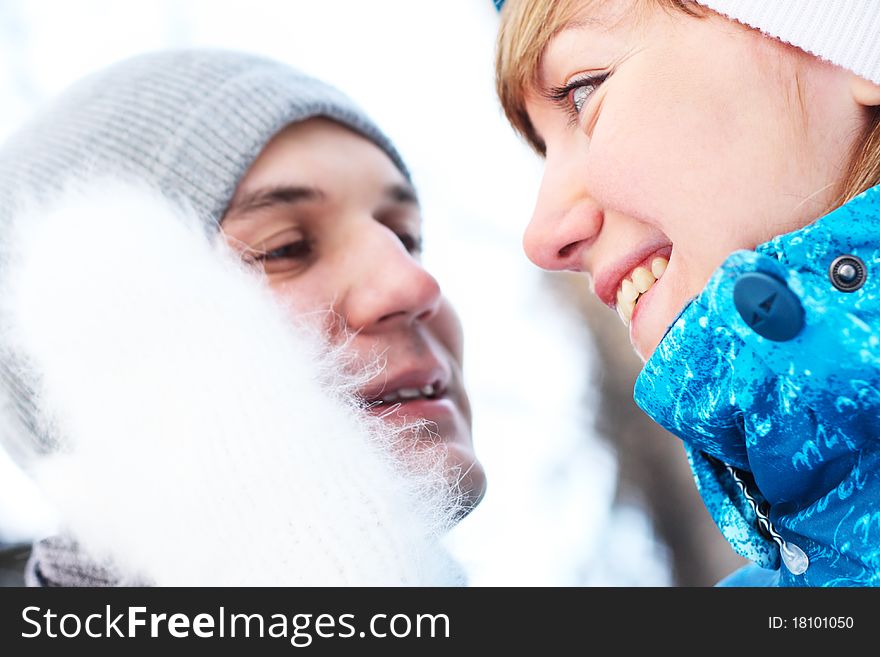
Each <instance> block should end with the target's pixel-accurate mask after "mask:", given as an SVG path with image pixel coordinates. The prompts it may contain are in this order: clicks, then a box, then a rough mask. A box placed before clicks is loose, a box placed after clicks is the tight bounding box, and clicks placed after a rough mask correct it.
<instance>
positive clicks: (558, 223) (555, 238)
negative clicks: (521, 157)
mask: <svg viewBox="0 0 880 657" xmlns="http://www.w3.org/2000/svg"><path fill="white" fill-rule="evenodd" d="M577 169H578V167H575V166H567V167H562V166H556V165H555V164H554V163H553V162H551V161H550V160H548V161H547V162H546V163H545V168H544V178H543V179H542V181H541V189H540V191H539V192H538V200H537V203H536V204H535V210H534V212H533V214H532V218H531V221H529V225H528V226H527V227H526V231H525V234H524V235H523V248H524V249H525V252H526V255H527V256H528V257H529V260H531V261H532V262H534V263H535V264H536V265H538V266H539V267H541V268H542V269H551V270H573V271H580V270H582V269H583V267H584V264H583V259H584V255H585V253H586V251H587V250H588V249H589V247H590V246H591V245H592V243H593V242H594V241H595V238H596V236H597V235H598V234H599V231H600V230H601V228H602V222H603V212H602V208H601V207H600V206H599V204H598V203H597V202H596V201H595V200H594V199H593V198H591V197H590V196H589V194H587V193H586V190H585V188H584V180H583V177H582V176H578V175H577Z"/></svg>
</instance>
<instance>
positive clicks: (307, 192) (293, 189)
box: [226, 185, 326, 214]
mask: <svg viewBox="0 0 880 657" xmlns="http://www.w3.org/2000/svg"><path fill="white" fill-rule="evenodd" d="M325 198H326V194H324V192H322V191H321V190H320V189H318V188H317V187H309V186H307V185H279V186H277V187H261V188H259V189H255V190H254V191H252V192H248V193H247V194H244V195H243V196H242V197H241V198H240V199H238V200H237V201H235V202H233V203H232V204H231V205H230V206H229V209H228V210H227V211H226V214H233V213H235V214H245V213H247V212H253V211H254V210H261V209H263V208H268V207H271V206H273V205H291V204H294V203H300V202H302V201H321V200H323V199H325Z"/></svg>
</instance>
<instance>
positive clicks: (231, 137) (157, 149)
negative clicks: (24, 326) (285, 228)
mask: <svg viewBox="0 0 880 657" xmlns="http://www.w3.org/2000/svg"><path fill="white" fill-rule="evenodd" d="M313 117H326V118H329V119H332V120H334V121H336V122H338V123H340V124H342V125H344V126H346V127H348V128H350V129H352V130H354V131H355V132H357V133H359V134H361V135H363V136H364V137H366V138H367V139H369V140H371V141H372V142H374V143H375V144H376V145H378V146H379V147H380V148H382V149H383V150H384V151H385V153H387V155H388V156H389V157H390V158H391V160H392V161H393V162H394V164H395V165H396V166H397V167H398V168H399V169H400V171H401V172H403V174H404V175H405V176H407V177H409V175H408V172H407V170H406V167H405V165H404V164H403V161H402V160H401V158H400V156H399V155H398V153H397V151H396V150H395V148H394V146H393V145H392V144H391V142H390V141H389V140H388V138H387V137H386V136H385V135H384V134H383V133H382V132H381V131H380V130H379V128H377V127H376V125H375V124H374V123H373V122H372V121H371V120H370V119H369V118H368V117H367V116H366V115H365V114H364V113H363V112H362V111H361V110H360V109H359V108H358V107H357V106H356V105H355V104H354V103H353V102H352V101H351V100H350V99H348V98H347V97H346V96H345V95H343V94H342V93H340V92H339V91H338V90H336V89H334V88H333V87H330V86H329V85H327V84H325V83H323V82H320V81H319V80H316V79H314V78H311V77H308V76H306V75H304V74H302V73H300V72H298V71H296V70H294V69H292V68H290V67H288V66H286V65H284V64H282V63H280V62H276V61H272V60H269V59H265V58H262V57H257V56H254V55H249V54H244V53H239V52H231V51H222V50H179V51H167V52H159V53H154V54H147V55H141V56H137V57H134V58H131V59H128V60H125V61H122V62H120V63H117V64H115V65H112V66H110V67H109V68H107V69H104V70H102V71H99V72H97V73H94V74H92V75H90V76H89V77H87V78H85V79H83V80H81V81H80V82H78V83H76V84H75V85H74V86H73V87H71V88H70V89H69V90H68V91H66V92H65V93H63V94H62V95H61V96H60V97H59V98H58V99H56V100H55V101H54V102H52V103H50V104H49V106H48V107H46V108H45V109H44V110H42V111H41V112H40V113H39V114H38V115H37V116H35V117H34V118H33V119H32V120H31V121H30V122H29V123H28V124H26V125H25V126H24V127H23V128H22V129H20V130H19V131H18V132H16V133H15V134H14V135H12V137H11V138H10V139H9V140H8V141H7V142H6V143H5V144H4V145H3V146H2V147H0V277H2V276H3V271H2V262H5V261H6V256H7V255H8V254H7V253H5V250H6V249H7V248H8V244H6V243H5V240H4V238H3V236H4V235H6V234H8V229H9V222H10V221H11V220H12V217H13V214H14V212H15V211H16V210H17V209H18V208H20V207H21V206H22V205H23V204H27V203H32V202H34V201H40V200H43V199H48V198H51V197H52V195H53V194H55V193H57V192H58V191H59V190H62V189H65V188H66V187H67V186H68V185H69V184H70V183H72V182H76V181H83V180H89V179H93V178H97V177H105V176H115V177H122V178H123V179H125V180H132V181H136V182H138V183H141V184H146V185H148V186H151V187H155V188H156V189H158V190H160V191H161V192H162V193H163V194H164V195H165V196H167V197H169V198H171V199H172V200H176V201H180V202H183V203H185V204H187V205H189V206H190V207H192V208H193V209H194V210H195V211H196V213H197V214H198V215H199V216H200V217H202V218H203V219H204V220H205V222H206V225H208V226H210V227H216V226H217V225H218V223H219V221H220V219H221V218H222V216H223V214H224V211H225V210H226V208H227V206H228V204H229V202H230V200H231V199H232V196H233V194H234V192H235V190H236V187H237V186H238V183H239V181H240V180H241V178H242V177H243V176H244V174H245V173H246V171H247V170H248V168H249V167H250V165H251V164H252V163H253V162H254V160H255V159H256V157H257V156H258V155H259V154H260V152H261V151H262V150H263V148H264V147H265V145H266V144H267V142H268V141H269V140H270V139H271V138H272V137H273V136H274V135H275V134H276V133H278V132H279V131H280V130H281V129H282V128H284V127H285V126H287V125H289V124H291V123H296V122H299V121H303V120H306V119H309V118H313ZM0 320H2V318H0ZM0 329H2V326H0ZM0 333H2V332H0ZM2 347H3V345H2V344H0V415H5V417H6V418H7V419H6V420H5V424H6V425H8V424H9V423H10V420H9V419H8V418H9V417H12V418H14V420H12V423H13V424H15V425H16V426H13V427H10V426H4V422H0V443H2V444H4V445H5V446H6V447H7V448H8V449H9V451H10V452H11V453H12V454H13V456H15V457H17V460H19V461H23V460H26V457H27V456H28V455H29V453H32V452H33V451H34V447H36V448H37V449H38V451H44V450H46V449H48V448H49V447H50V446H49V445H47V444H45V442H44V440H43V439H41V438H40V436H41V434H42V433H43V432H42V431H40V430H39V429H38V428H37V426H36V424H35V417H36V415H37V414H36V411H35V402H34V398H33V389H34V388H35V384H34V383H33V382H30V383H29V382H27V381H26V377H24V375H23V374H22V371H23V368H20V367H19V366H18V365H17V364H16V362H15V357H14V355H13V354H8V353H4V350H3V348H2ZM19 424H21V426H17V425H19Z"/></svg>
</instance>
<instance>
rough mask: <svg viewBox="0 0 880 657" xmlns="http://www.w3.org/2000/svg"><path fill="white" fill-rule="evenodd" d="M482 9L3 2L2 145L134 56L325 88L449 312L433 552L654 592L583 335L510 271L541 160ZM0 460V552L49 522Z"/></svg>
mask: <svg viewBox="0 0 880 657" xmlns="http://www.w3.org/2000/svg"><path fill="white" fill-rule="evenodd" d="M496 28H497V16H496V15H495V11H494V9H493V8H492V3H491V2H490V0H444V2H442V3H438V2H436V1H435V0H372V1H371V2H363V1H358V0H335V1H334V2H321V1H319V0H287V1H285V2H279V1H278V0H274V1H268V0H248V1H247V2H243V1H242V2H239V1H229V0H223V1H218V0H213V1H209V0H173V1H172V0H149V1H146V0H124V1H118V0H117V1H115V2H111V1H109V0H79V1H76V2H70V1H63V0H26V1H25V0H3V1H2V2H0V94H2V96H0V97H2V103H0V137H3V136H5V135H7V134H8V133H9V132H10V131H12V130H13V129H15V127H16V126H17V125H18V124H20V123H21V122H22V121H23V120H25V119H26V118H27V116H28V114H29V113H30V112H31V111H32V110H33V109H34V108H35V107H36V106H38V105H39V104H40V103H41V102H43V101H44V100H46V99H48V98H51V97H52V96H53V95H55V94H56V93H58V92H59V91H61V90H62V89H63V88H64V87H65V86H67V85H68V84H70V83H71V82H73V81H74V80H76V79H77V78H79V77H81V76H82V75H84V74H86V73H88V72H90V71H92V70H95V69H98V68H101V67H103V66H106V65H107V64H109V63H111V62H113V61H115V60H118V59H121V58H123V57H127V56H129V55H132V54H136V53H139V52H144V51H149V50H156V49H161V48H168V47H186V46H219V47H225V48H234V49H241V50H248V51H252V52H258V53H262V54H266V55H269V56H272V57H275V58H277V59H280V60H282V61H285V62H288V63H289V64H291V65H293V66H296V67H298V68H302V69H304V70H306V71H307V72H309V73H311V74H313V75H315V76H318V77H321V78H324V79H325V80H327V81H329V82H331V83H333V84H335V85H337V86H339V87H340V88H342V89H343V90H344V91H346V92H347V93H348V94H349V95H351V96H352V97H353V98H354V99H355V100H356V101H357V102H359V103H360V104H361V105H362V106H363V107H364V108H365V109H366V110H367V111H368V112H369V113H370V114H371V115H372V116H373V117H374V118H375V120H376V121H377V122H378V123H379V124H380V125H381V126H383V128H384V129H385V130H386V131H387V132H388V133H389V134H390V136H391V137H392V138H393V139H394V140H395V142H396V143H397V145H398V147H399V149H400V150H401V152H402V153H403V155H404V157H405V159H406V160H407V162H408V164H409V166H410V168H411V170H412V172H413V176H414V179H415V182H416V184H417V187H418V189H419V191H420V196H421V199H422V205H423V207H424V214H425V221H426V227H425V238H426V239H425V242H426V253H425V261H426V263H427V266H428V268H429V269H430V270H431V271H432V272H433V273H434V274H436V275H437V277H438V278H439V280H440V281H441V284H442V285H443V287H444V290H445V292H446V294H447V296H449V297H450V298H451V299H452V301H453V303H454V304H455V305H456V307H457V308H458V310H459V312H460V314H461V316H462V318H463V322H464V326H465V333H466V336H467V350H466V361H465V373H466V380H467V382H468V386H469V389H470V391H471V397H472V400H473V403H474V417H475V427H474V433H475V439H476V442H477V448H478V453H479V455H480V457H481V459H482V461H483V463H484V465H485V466H486V469H487V471H488V474H489V492H488V494H487V496H486V498H485V500H484V502H483V504H482V505H481V506H480V508H478V509H477V510H476V511H475V512H474V513H473V514H472V515H471V516H470V517H469V518H467V519H466V520H465V521H464V522H463V523H462V524H461V525H460V526H459V527H458V528H457V529H456V530H455V531H454V532H453V534H452V536H450V541H451V544H452V547H453V549H454V551H455V552H456V554H457V556H458V557H459V559H460V560H461V561H462V562H463V564H464V565H465V567H466V568H467V570H468V572H469V574H470V579H471V583H472V584H474V585H592V584H602V585H623V586H627V585H665V584H668V583H670V573H669V568H668V565H667V562H666V559H665V557H664V555H663V550H662V548H661V547H659V546H658V545H657V544H656V543H655V541H654V539H653V537H652V535H651V529H650V527H649V525H648V523H647V521H646V519H645V517H644V516H643V515H642V514H641V512H640V511H638V510H637V509H634V508H630V507H626V508H619V507H616V506H614V505H613V498H614V492H615V487H616V484H617V479H616V478H617V471H616V464H615V459H614V456H613V455H612V454H611V452H610V451H609V449H608V448H607V447H606V446H605V445H604V444H603V441H602V440H601V438H600V437H598V436H596V435H595V434H594V432H593V430H592V425H593V417H594V414H595V413H596V412H598V411H599V410H600V409H597V408H595V406H594V405H591V404H590V403H589V402H586V403H585V402H584V400H585V399H586V400H589V399H591V398H592V397H593V396H592V395H591V394H590V391H589V390H588V389H587V386H588V385H589V383H588V382H589V381H590V380H591V378H592V377H591V371H592V370H591V368H593V367H594V358H593V355H592V352H591V349H592V345H591V344H590V341H589V338H588V334H587V333H586V328H585V327H584V326H583V325H582V323H581V321H580V320H579V319H578V318H577V317H576V315H575V314H574V313H573V312H572V311H569V310H567V309H566V308H565V307H564V305H561V304H560V297H559V296H557V295H554V294H552V293H551V292H550V290H549V288H548V286H547V281H546V278H545V277H544V276H542V275H541V274H540V273H539V272H538V271H537V270H536V269H535V268H534V267H533V266H532V265H531V264H530V263H529V262H528V261H527V260H526V258H525V256H524V255H523V253H522V250H521V247H520V236H521V232H522V230H523V228H524V226H525V224H526V222H527V221H528V218H529V215H530V213H531V207H532V204H533V200H534V197H535V194H536V190H537V185H538V183H539V180H540V162H539V161H538V160H537V158H535V157H534V156H533V155H532V154H531V153H530V152H529V151H528V149H527V148H526V147H525V146H524V145H523V144H522V143H521V142H520V141H519V140H518V139H517V138H516V137H515V136H514V135H513V133H512V132H511V130H510V129H509V127H508V125H507V123H506V121H505V120H504V119H503V117H502V114H501V110H500V108H499V107H498V104H497V101H496V99H495V96H494V87H493V45H494V36H495V30H496ZM34 500H35V496H34V495H33V493H32V491H31V488H30V487H29V482H28V481H27V480H26V479H25V478H24V477H23V475H21V473H20V472H18V471H17V470H16V469H15V468H14V466H12V465H11V463H9V461H8V459H6V458H5V456H4V455H3V454H2V453H0V541H2V540H5V541H10V542H11V541H19V540H29V539H30V538H33V537H35V536H40V535H42V534H44V533H46V532H48V531H50V530H51V523H50V521H49V520H48V519H49V518H50V517H51V513H49V512H48V511H46V510H45V509H42V508H41V507H40V505H39V504H37V503H36V502H35V501H34Z"/></svg>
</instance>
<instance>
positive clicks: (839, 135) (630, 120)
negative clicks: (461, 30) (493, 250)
mask: <svg viewBox="0 0 880 657" xmlns="http://www.w3.org/2000/svg"><path fill="white" fill-rule="evenodd" d="M586 4H589V5H590V9H591V10H590V11H589V13H583V14H582V15H580V16H578V17H577V19H576V20H575V21H573V22H571V23H570V24H569V25H568V27H567V29H564V30H563V31H561V32H560V33H559V34H557V35H556V36H555V37H554V39H553V40H552V41H551V42H550V43H549V44H548V46H547V48H546V50H545V51H544V56H543V59H542V63H541V67H540V70H539V78H538V82H537V84H536V87H537V88H535V89H532V90H531V91H530V92H529V94H528V95H527V98H526V108H527V111H528V114H529V117H530V119H531V121H532V123H533V125H534V128H535V132H536V133H537V135H538V136H539V137H540V138H541V139H542V140H543V142H544V143H545V145H546V162H545V169H544V178H543V181H542V184H541V189H540V193H539V197H538V201H537V206H536V208H535V211H534V215H533V217H532V220H531V223H530V224H529V226H528V229H527V230H526V233H525V237H524V246H525V250H526V252H527V254H528V256H529V258H530V259H531V260H533V261H534V262H535V263H537V264H538V265H540V266H541V267H544V268H546V269H568V270H575V271H583V272H586V273H588V274H589V276H590V278H591V281H592V285H593V288H594V290H595V293H596V294H597V295H598V296H599V297H600V298H601V300H602V301H603V302H605V303H606V304H607V305H609V306H610V307H612V308H615V307H616V308H617V309H618V311H619V312H620V313H621V316H622V319H624V323H625V324H628V325H629V332H630V339H631V341H632V343H633V345H634V347H635V349H636V351H637V352H638V353H639V355H640V356H641V357H642V358H643V359H647V358H648V357H649V356H650V355H651V353H652V352H653V351H654V349H655V347H656V346H657V344H658V343H659V341H660V339H661V338H662V336H663V335H664V333H665V330H666V328H667V326H668V325H669V324H670V323H671V322H672V321H673V320H674V319H675V317H676V316H677V314H678V313H679V312H680V311H681V309H682V308H683V307H684V305H685V304H686V303H687V301H688V300H689V299H691V298H692V297H694V296H695V295H696V294H698V293H699V292H700V290H701V289H702V288H703V287H704V285H705V284H706V282H707V281H708V279H709V277H710V275H711V274H712V272H713V271H714V270H715V269H716V268H717V267H718V266H719V265H720V264H721V263H722V261H723V260H724V259H725V257H726V256H727V255H729V254H730V253H731V252H733V251H735V250H738V249H752V248H754V247H755V246H757V245H758V244H760V243H761V242H764V241H766V240H767V239H769V238H771V237H773V236H775V235H778V234H781V233H785V232H788V231H790V230H793V229H796V228H799V227H802V226H804V225H806V224H807V223H809V222H810V221H812V220H813V219H815V218H817V217H819V216H821V215H822V214H824V213H825V212H827V211H828V210H829V209H830V207H829V206H830V205H831V203H832V202H833V199H834V198H835V195H836V192H838V191H839V184H840V182H841V180H842V177H843V175H844V172H845V169H846V165H847V164H848V162H847V158H848V155H847V154H848V153H849V152H851V148H852V147H853V145H854V144H855V142H856V141H857V140H858V139H859V138H860V135H862V134H863V131H864V129H865V128H866V126H867V120H868V118H867V114H866V111H865V109H864V107H863V106H862V105H860V104H859V103H858V102H856V100H854V97H853V94H852V93H851V88H850V86H849V83H850V81H851V78H852V76H851V75H849V74H847V73H846V72H845V71H843V70H842V69H839V68H837V67H835V66H832V65H830V64H827V63H823V62H820V61H819V60H818V59H816V58H813V57H810V56H807V55H804V54H803V53H800V52H799V51H797V50H795V49H794V48H791V47H786V46H783V45H781V44H780V43H777V42H775V41H773V40H771V39H769V38H767V37H764V36H762V35H760V34H759V33H758V32H755V31H752V30H748V29H745V28H743V27H742V26H739V25H737V24H735V23H733V22H731V21H729V20H727V19H724V18H722V17H720V16H718V15H716V14H710V15H709V16H708V17H707V18H704V19H697V18H694V17H690V16H687V15H685V14H683V13H681V12H676V11H664V10H662V9H658V8H653V9H651V8H645V7H643V6H640V7H639V8H638V9H636V10H634V8H633V7H634V2H633V0H607V1H603V2H601V3H600V2H592V3H585V6H586ZM639 4H641V5H644V3H639Z"/></svg>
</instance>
